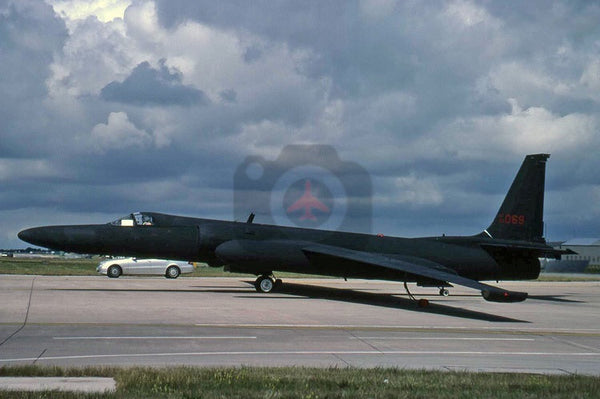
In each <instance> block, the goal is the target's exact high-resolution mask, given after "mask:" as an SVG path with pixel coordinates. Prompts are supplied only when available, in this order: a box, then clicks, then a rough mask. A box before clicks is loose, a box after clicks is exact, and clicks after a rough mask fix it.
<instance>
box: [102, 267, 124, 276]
mask: <svg viewBox="0 0 600 399" xmlns="http://www.w3.org/2000/svg"><path fill="white" fill-rule="evenodd" d="M106 274H107V275H108V277H110V278H117V277H119V276H120V275H121V274H123V270H121V266H119V265H112V266H111V267H109V268H108V270H107V271H106Z"/></svg>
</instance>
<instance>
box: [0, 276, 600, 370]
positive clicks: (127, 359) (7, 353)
mask: <svg viewBox="0 0 600 399" xmlns="http://www.w3.org/2000/svg"><path fill="white" fill-rule="evenodd" d="M251 282H252V279H251V278H248V279H245V278H202V279H201V278H179V279H177V280H167V279H164V278H119V279H108V278H106V277H43V276H11V275H2V276H0V366H2V365H15V364H41V365H61V366H86V365H151V366H161V365H199V366H213V365H229V366H231V365H233V366H238V365H259V366H283V365H301V366H319V367H327V366H339V367H346V366H351V367H376V366H383V367H388V366H391V367H398V368H419V369H421V368H425V369H445V370H481V371H515V372H533V373H553V374H560V373H579V374H589V375H600V282H569V283H566V282H557V283H550V282H513V283H507V282H503V283H502V284H501V286H502V287H504V288H507V289H514V290H518V291H527V292H529V293H530V298H529V299H527V301H525V302H522V303H514V304H504V303H490V302H486V301H484V300H483V299H482V298H481V297H480V296H479V295H478V294H477V293H476V292H474V291H472V290H467V289H462V288H459V287H456V288H453V289H451V295H450V296H449V297H440V296H438V295H437V289H434V288H428V289H425V288H415V287H414V285H413V287H412V289H411V291H412V292H413V293H414V294H415V295H416V296H417V298H423V297H425V298H428V299H429V300H430V301H431V304H430V306H429V307H427V308H425V309H423V308H418V307H416V306H415V304H414V302H413V301H411V300H409V299H408V298H407V296H406V294H405V292H404V288H403V287H402V284H401V283H393V282H381V281H364V280H350V281H348V282H344V281H341V280H334V279H289V280H285V281H284V283H285V285H284V287H283V289H282V290H281V291H280V292H276V293H271V294H259V293H257V292H255V290H254V288H253V286H252V285H251Z"/></svg>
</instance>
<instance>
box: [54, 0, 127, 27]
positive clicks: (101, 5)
mask: <svg viewBox="0 0 600 399" xmlns="http://www.w3.org/2000/svg"><path fill="white" fill-rule="evenodd" d="M46 1H47V2H48V3H49V4H50V5H51V6H52V7H53V8H54V11H56V13H58V14H59V15H61V16H62V17H63V18H65V19H66V20H67V21H75V20H79V19H86V18H87V17H89V16H94V17H96V18H98V20H100V21H102V22H110V21H112V20H114V19H116V18H123V14H124V13H125V9H126V8H127V7H128V6H129V5H130V4H131V1H130V0H46Z"/></svg>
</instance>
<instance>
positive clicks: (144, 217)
mask: <svg viewBox="0 0 600 399" xmlns="http://www.w3.org/2000/svg"><path fill="white" fill-rule="evenodd" d="M110 224H112V225H113V226H122V227H133V226H153V225H154V220H153V219H152V216H150V215H148V214H145V213H141V212H134V213H132V214H130V215H127V216H124V217H122V218H120V219H117V220H115V221H114V222H111V223H110Z"/></svg>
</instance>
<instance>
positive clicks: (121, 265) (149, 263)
mask: <svg viewBox="0 0 600 399" xmlns="http://www.w3.org/2000/svg"><path fill="white" fill-rule="evenodd" d="M96 271H97V272H98V273H101V274H106V275H107V276H108V277H111V278H117V277H119V276H120V275H122V274H124V275H125V274H151V275H160V276H165V277H166V278H177V277H179V275H180V274H181V273H191V272H193V271H194V266H193V265H192V264H189V263H187V262H178V261H173V260H164V259H137V258H124V259H108V260H105V261H103V262H100V264H99V265H98V267H97V268H96Z"/></svg>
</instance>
